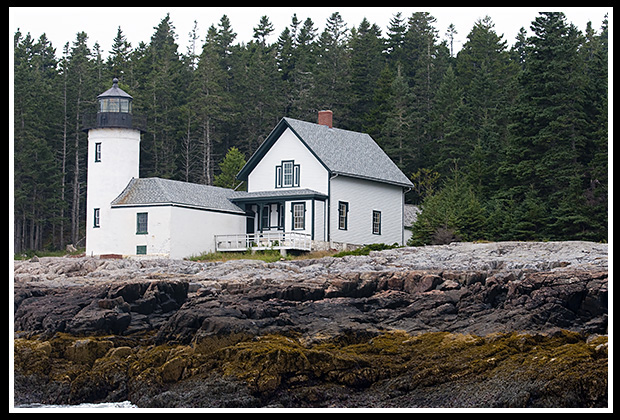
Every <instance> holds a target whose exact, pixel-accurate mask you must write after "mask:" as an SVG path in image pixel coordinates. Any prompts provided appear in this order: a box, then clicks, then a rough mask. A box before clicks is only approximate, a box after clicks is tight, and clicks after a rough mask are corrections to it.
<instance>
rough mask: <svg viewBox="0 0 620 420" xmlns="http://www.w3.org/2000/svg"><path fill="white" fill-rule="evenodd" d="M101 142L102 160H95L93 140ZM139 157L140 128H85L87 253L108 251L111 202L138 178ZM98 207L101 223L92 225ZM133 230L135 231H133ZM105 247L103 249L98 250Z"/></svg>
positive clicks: (111, 239)
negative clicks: (86, 155) (86, 154)
mask: <svg viewBox="0 0 620 420" xmlns="http://www.w3.org/2000/svg"><path fill="white" fill-rule="evenodd" d="M97 143H100V144H101V160H100V161H99V162H96V161H95V154H94V152H95V144H97ZM139 159H140V131H138V130H133V129H125V128H100V129H93V130H89V132H88V173H87V188H88V190H87V194H86V253H87V254H88V255H91V254H93V255H97V254H101V253H108V252H113V251H110V249H113V248H110V247H109V244H110V241H115V239H114V238H112V237H111V235H112V236H113V234H112V233H111V232H110V226H112V221H111V214H110V210H111V208H110V203H111V202H112V200H114V199H115V198H116V197H117V196H118V195H119V194H120V193H121V192H122V191H123V189H124V188H125V187H126V186H127V184H128V183H129V181H130V180H131V178H137V177H138V173H139ZM96 208H97V209H99V211H100V214H99V220H100V227H98V228H96V227H94V226H93V225H94V220H93V215H94V209H96ZM134 233H135V232H134ZM103 249H105V250H106V251H105V252H100V251H101V250H103Z"/></svg>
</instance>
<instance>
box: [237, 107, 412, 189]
mask: <svg viewBox="0 0 620 420" xmlns="http://www.w3.org/2000/svg"><path fill="white" fill-rule="evenodd" d="M286 128H290V129H291V130H292V131H293V133H295V135H296V136H297V137H298V138H299V139H300V140H301V141H302V142H303V143H304V144H305V145H306V146H307V147H308V149H309V150H310V151H311V152H312V153H313V154H314V155H315V156H316V158H317V159H318V160H319V161H320V162H321V163H322V164H323V166H325V168H327V170H328V171H330V173H331V174H332V175H335V174H338V175H346V176H352V177H356V178H363V179H368V180H373V181H378V182H385V183H388V184H394V185H399V186H403V187H412V186H413V184H412V183H411V181H410V180H409V179H408V178H407V177H406V176H405V174H403V172H402V171H401V170H400V169H399V168H398V166H396V164H395V163H394V162H392V160H391V159H390V158H389V156H388V155H387V154H386V153H385V152H384V151H383V149H381V147H379V145H378V144H377V143H376V142H375V141H374V140H373V139H372V137H370V136H369V135H368V134H366V133H359V132H356V131H350V130H343V129H340V128H329V127H327V126H325V125H321V124H315V123H310V122H307V121H300V120H296V119H294V118H288V117H285V118H282V119H281V120H280V122H279V123H278V125H277V126H276V127H275V128H274V129H273V130H272V132H271V133H270V134H269V136H268V137H267V139H266V140H265V141H264V142H263V143H262V144H261V145H260V147H259V148H258V149H257V150H256V152H255V153H254V154H253V155H252V157H251V158H250V159H249V160H248V163H247V164H246V165H245V166H244V167H243V168H242V169H241V171H240V172H239V174H238V175H237V176H238V178H239V179H247V176H248V175H249V173H250V172H251V171H252V169H254V167H255V166H256V165H257V164H258V162H259V161H260V160H261V159H262V157H263V156H264V155H265V154H266V153H267V151H268V150H269V149H270V148H271V146H273V144H274V143H275V142H276V140H277V139H278V138H279V137H280V135H281V134H282V133H283V132H284V130H285V129H286Z"/></svg>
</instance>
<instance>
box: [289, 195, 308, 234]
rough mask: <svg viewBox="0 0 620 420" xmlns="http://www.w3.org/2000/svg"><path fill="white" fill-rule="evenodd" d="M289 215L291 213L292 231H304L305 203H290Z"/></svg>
mask: <svg viewBox="0 0 620 420" xmlns="http://www.w3.org/2000/svg"><path fill="white" fill-rule="evenodd" d="M291 213H293V221H292V228H293V230H305V229H306V203H304V202H299V203H291Z"/></svg>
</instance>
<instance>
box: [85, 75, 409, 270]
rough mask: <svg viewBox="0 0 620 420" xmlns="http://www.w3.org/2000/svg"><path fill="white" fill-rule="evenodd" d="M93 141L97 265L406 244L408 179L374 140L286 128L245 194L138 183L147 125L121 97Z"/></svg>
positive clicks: (279, 130)
mask: <svg viewBox="0 0 620 420" xmlns="http://www.w3.org/2000/svg"><path fill="white" fill-rule="evenodd" d="M98 100H99V110H98V112H97V115H96V116H94V117H93V118H92V119H90V120H89V121H87V122H86V123H85V130H87V131H88V180H87V182H88V186H87V187H88V190H87V233H86V253H87V254H88V255H104V254H115V255H123V256H135V255H147V256H148V255H150V256H165V257H170V258H183V257H188V256H191V255H198V254H200V253H203V252H210V251H216V250H217V251H239V250H246V249H255V250H258V249H269V248H273V249H280V250H282V251H283V252H285V251H286V250H291V249H297V250H311V249H321V248H323V249H324V248H328V247H342V246H343V245H344V246H346V244H352V245H363V244H371V243H386V244H393V243H399V244H403V243H404V241H405V238H404V236H403V235H404V229H403V224H404V217H405V214H404V204H405V193H406V192H407V191H408V190H409V189H410V188H411V187H412V184H411V182H410V181H409V179H408V178H407V177H406V176H405V175H404V174H403V173H402V172H401V171H400V169H399V168H398V167H397V166H396V165H395V164H394V163H393V162H392V161H391V160H390V158H389V157H388V156H387V155H386V154H385V153H384V152H383V150H381V148H380V147H379V146H378V145H377V144H376V143H375V141H374V140H373V139H372V138H371V137H370V136H369V135H367V134H364V133H357V132H353V131H348V130H342V129H338V128H334V127H333V126H332V112H331V111H320V112H319V116H318V124H316V123H310V122H305V121H299V120H296V119H292V118H282V120H280V122H279V123H278V124H277V125H276V127H275V128H274V129H273V130H272V132H271V133H270V134H269V136H268V137H267V139H266V140H265V141H264V142H263V143H262V144H261V146H260V147H259V148H258V149H257V150H256V152H255V153H254V155H252V157H251V158H250V159H249V160H248V162H247V164H246V165H245V166H244V167H243V169H242V170H241V171H240V172H239V174H238V175H237V177H238V178H239V180H243V181H246V184H247V192H246V191H233V190H231V189H226V188H219V187H213V186H207V185H201V184H193V183H188V182H181V181H173V180H168V179H161V178H139V173H138V172H139V169H138V168H139V155H140V148H139V146H140V134H141V132H142V131H143V126H142V125H141V123H142V121H141V120H140V119H139V118H138V117H136V116H134V115H133V114H132V112H131V102H132V98H131V96H129V95H128V94H127V93H125V92H124V91H122V90H121V89H120V88H119V87H118V83H117V80H116V79H115V80H114V84H113V86H112V88H111V89H109V90H108V91H106V92H104V93H103V94H101V95H99V97H98Z"/></svg>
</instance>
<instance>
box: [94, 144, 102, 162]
mask: <svg viewBox="0 0 620 420" xmlns="http://www.w3.org/2000/svg"><path fill="white" fill-rule="evenodd" d="M95 162H101V143H95Z"/></svg>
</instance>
